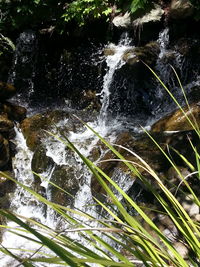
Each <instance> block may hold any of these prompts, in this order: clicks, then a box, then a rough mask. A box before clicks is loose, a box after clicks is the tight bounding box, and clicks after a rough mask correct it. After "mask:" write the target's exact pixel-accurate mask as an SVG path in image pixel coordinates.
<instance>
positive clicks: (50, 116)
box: [21, 110, 70, 151]
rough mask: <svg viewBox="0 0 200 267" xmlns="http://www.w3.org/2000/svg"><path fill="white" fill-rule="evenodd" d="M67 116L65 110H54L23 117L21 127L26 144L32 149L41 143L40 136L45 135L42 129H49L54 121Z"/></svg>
mask: <svg viewBox="0 0 200 267" xmlns="http://www.w3.org/2000/svg"><path fill="white" fill-rule="evenodd" d="M68 117H69V116H68V113H67V112H64V111H59V110H55V111H50V112H46V113H42V114H36V115H33V116H32V117H29V118H26V119H24V120H23V121H22V123H21V129H22V133H23V135H24V137H25V139H26V143H27V146H28V147H29V148H30V149H31V150H32V151H34V150H35V149H36V148H37V146H38V145H40V144H41V141H42V138H44V137H45V136H46V134H45V131H44V130H50V129H51V128H52V127H53V126H55V125H56V123H58V122H59V121H61V120H64V119H66V118H68ZM66 127H67V126H66ZM69 127H70V126H69Z"/></svg>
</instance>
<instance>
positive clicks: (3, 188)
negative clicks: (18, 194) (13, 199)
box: [0, 172, 16, 208]
mask: <svg viewBox="0 0 200 267" xmlns="http://www.w3.org/2000/svg"><path fill="white" fill-rule="evenodd" d="M4 173H5V174H6V175H8V176H10V177H12V176H13V174H12V173H10V172H4ZM15 187H16V184H15V183H14V182H13V181H11V180H10V179H9V178H6V177H5V176H4V175H1V174H0V198H2V197H4V196H5V195H6V194H8V193H11V192H13V191H14V190H15ZM0 204H1V201H0ZM1 208H2V206H1Z"/></svg>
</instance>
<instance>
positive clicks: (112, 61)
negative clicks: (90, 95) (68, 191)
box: [99, 34, 131, 125]
mask: <svg viewBox="0 0 200 267" xmlns="http://www.w3.org/2000/svg"><path fill="white" fill-rule="evenodd" d="M130 44H131V39H129V38H128V36H127V34H126V35H125V37H124V36H123V37H122V39H121V40H120V42H119V44H118V45H117V46H116V45H113V44H110V45H109V46H108V47H107V48H106V49H107V50H110V51H111V55H108V56H107V57H106V64H107V68H108V71H107V73H106V74H105V76H104V79H103V89H102V91H101V94H100V95H101V97H102V99H101V102H102V106H101V110H100V114H99V124H100V125H104V124H105V123H106V122H107V120H108V107H109V102H110V85H111V83H112V82H113V75H114V73H115V71H116V70H117V69H120V68H121V67H122V66H123V65H124V64H125V61H124V60H123V58H122V57H123V54H124V52H125V51H126V50H127V49H129V48H130V47H131V46H130Z"/></svg>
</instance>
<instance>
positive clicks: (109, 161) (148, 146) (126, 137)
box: [91, 132, 169, 194]
mask: <svg viewBox="0 0 200 267" xmlns="http://www.w3.org/2000/svg"><path fill="white" fill-rule="evenodd" d="M115 144H117V145H119V146H120V147H116V149H117V151H118V152H119V153H120V154H121V155H122V156H123V157H124V158H125V159H126V160H127V161H128V162H132V163H133V165H134V166H135V167H136V168H137V171H139V172H140V173H141V174H142V175H143V176H144V177H145V178H146V179H147V180H148V181H149V182H150V183H155V181H154V180H153V179H152V177H151V175H150V174H149V173H148V172H147V171H146V170H145V168H144V165H143V164H142V163H141V161H140V159H139V158H138V157H141V158H142V159H143V160H145V161H146V162H147V163H148V164H149V165H150V166H151V168H152V169H153V170H154V171H158V172H159V171H161V170H164V169H167V168H168V166H169V163H168V162H167V160H166V158H165V157H164V155H163V154H162V153H161V152H160V150H159V149H157V148H156V147H155V146H153V145H152V141H151V140H150V138H148V137H145V136H143V137H142V138H140V139H138V140H137V139H135V138H134V137H133V136H132V134H131V133H129V132H123V133H121V134H119V135H118V137H117V139H116V140H115ZM164 146H165V145H164V144H163V147H164ZM123 147H125V148H127V149H129V150H131V151H133V153H131V152H129V151H127V150H125V149H124V148H123ZM134 153H135V154H134ZM136 155H138V157H137V156H136ZM116 159H118V158H117V157H116V156H115V155H114V154H113V153H112V152H111V151H110V150H109V151H107V152H106V151H105V152H104V153H102V156H101V158H100V163H99V165H98V166H99V168H100V169H101V170H103V171H104V172H105V173H106V174H107V175H108V176H109V177H113V175H114V173H115V171H116V170H117V169H119V170H120V171H121V172H123V173H126V174H127V175H129V177H130V178H132V179H133V180H135V179H136V182H137V183H139V184H140V186H141V188H144V189H145V186H144V184H143V183H142V182H141V181H140V179H139V178H138V177H137V174H136V172H132V171H131V170H130V169H129V168H128V167H127V166H126V165H125V164H124V163H123V162H122V161H118V160H116ZM91 188H92V192H93V194H100V193H105V192H104V190H103V189H102V187H101V185H99V183H98V182H97V181H96V178H95V177H92V181H91Z"/></svg>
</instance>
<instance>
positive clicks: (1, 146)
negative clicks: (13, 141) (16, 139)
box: [0, 135, 10, 168]
mask: <svg viewBox="0 0 200 267" xmlns="http://www.w3.org/2000/svg"><path fill="white" fill-rule="evenodd" d="M9 159H10V149H9V142H8V140H6V139H5V138H3V136H2V135H0V168H2V167H4V166H5V165H6V164H7V163H8V162H9Z"/></svg>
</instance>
